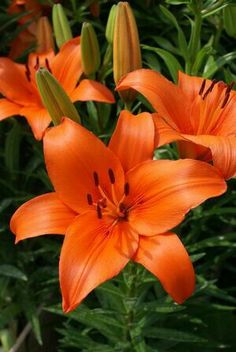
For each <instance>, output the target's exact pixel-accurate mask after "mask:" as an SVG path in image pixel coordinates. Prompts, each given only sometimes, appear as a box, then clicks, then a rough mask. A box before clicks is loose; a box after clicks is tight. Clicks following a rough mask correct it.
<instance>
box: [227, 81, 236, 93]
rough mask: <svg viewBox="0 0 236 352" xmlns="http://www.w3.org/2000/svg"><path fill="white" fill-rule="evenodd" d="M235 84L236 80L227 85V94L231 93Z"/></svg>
mask: <svg viewBox="0 0 236 352" xmlns="http://www.w3.org/2000/svg"><path fill="white" fill-rule="evenodd" d="M234 85H235V82H234V81H233V82H231V83H230V84H228V86H227V88H226V92H225V94H227V93H230V92H231V90H232V89H233V86H234Z"/></svg>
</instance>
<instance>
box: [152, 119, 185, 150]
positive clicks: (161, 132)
mask: <svg viewBox="0 0 236 352" xmlns="http://www.w3.org/2000/svg"><path fill="white" fill-rule="evenodd" d="M152 116H153V121H154V124H155V146H156V147H161V146H162V145H165V144H168V143H171V142H174V141H178V140H182V139H184V138H183V137H182V135H181V133H180V132H179V131H178V130H177V129H175V128H173V127H172V126H170V125H169V124H168V123H167V122H166V121H165V120H164V119H163V118H162V117H161V116H160V115H159V114H156V113H155V114H152Z"/></svg>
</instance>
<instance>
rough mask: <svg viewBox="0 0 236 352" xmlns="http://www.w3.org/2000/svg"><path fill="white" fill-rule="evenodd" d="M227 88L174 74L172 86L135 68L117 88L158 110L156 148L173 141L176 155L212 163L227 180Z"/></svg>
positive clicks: (232, 151)
mask: <svg viewBox="0 0 236 352" xmlns="http://www.w3.org/2000/svg"><path fill="white" fill-rule="evenodd" d="M232 87H233V84H230V85H226V84H225V83H224V82H217V81H215V80H213V81H210V80H206V79H203V78H200V77H191V76H189V75H187V74H184V73H182V72H179V81H178V84H177V85H175V84H173V83H172V82H170V81H168V80H167V79H166V78H165V77H164V76H162V75H161V74H160V73H158V72H155V71H151V70H138V71H135V72H132V73H130V74H128V75H127V76H126V77H124V78H122V79H121V81H120V82H119V84H118V86H117V90H124V89H128V88H133V89H135V90H137V91H138V92H139V93H141V94H143V95H144V96H145V97H146V98H147V100H148V101H149V102H150V103H151V104H152V106H153V108H154V109H155V110H156V111H157V112H158V114H154V121H155V125H156V146H158V147H159V146H161V145H164V144H167V143H171V142H173V141H178V143H177V144H178V147H179V152H180V156H181V157H183V158H193V159H200V160H204V161H207V162H213V164H214V166H216V167H217V168H218V169H219V170H220V172H221V173H222V175H223V176H224V177H225V178H226V179H228V178H230V177H233V176H235V175H236V94H235V92H234V91H232Z"/></svg>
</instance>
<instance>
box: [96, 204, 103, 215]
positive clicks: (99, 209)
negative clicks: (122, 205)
mask: <svg viewBox="0 0 236 352" xmlns="http://www.w3.org/2000/svg"><path fill="white" fill-rule="evenodd" d="M97 215H98V219H101V218H102V210H101V208H100V206H99V205H98V204H97Z"/></svg>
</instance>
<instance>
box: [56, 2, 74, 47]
mask: <svg viewBox="0 0 236 352" xmlns="http://www.w3.org/2000/svg"><path fill="white" fill-rule="evenodd" d="M52 23H53V30H54V34H55V38H56V42H57V46H58V48H60V47H61V46H62V45H63V44H64V43H66V42H67V41H68V40H70V39H72V32H71V29H70V25H69V22H68V19H67V17H66V15H65V11H64V9H63V7H62V5H61V4H56V5H54V6H53V9H52Z"/></svg>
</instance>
